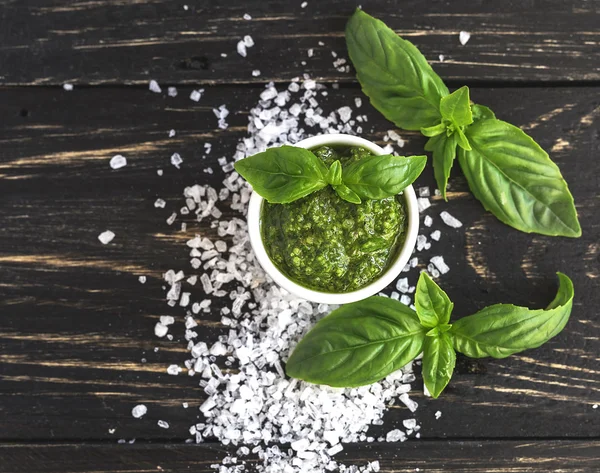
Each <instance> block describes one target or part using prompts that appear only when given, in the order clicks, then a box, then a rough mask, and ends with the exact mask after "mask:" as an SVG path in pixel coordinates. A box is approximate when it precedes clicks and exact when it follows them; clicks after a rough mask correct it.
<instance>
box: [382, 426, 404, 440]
mask: <svg viewBox="0 0 600 473" xmlns="http://www.w3.org/2000/svg"><path fill="white" fill-rule="evenodd" d="M405 440H406V434H405V433H404V432H402V431H401V430H400V429H394V430H390V431H389V432H388V433H387V435H386V436H385V441H386V442H404V441H405Z"/></svg>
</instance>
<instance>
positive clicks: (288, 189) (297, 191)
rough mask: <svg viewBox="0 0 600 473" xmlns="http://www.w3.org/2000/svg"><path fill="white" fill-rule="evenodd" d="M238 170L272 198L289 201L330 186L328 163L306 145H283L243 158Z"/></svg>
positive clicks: (275, 201)
mask: <svg viewBox="0 0 600 473" xmlns="http://www.w3.org/2000/svg"><path fill="white" fill-rule="evenodd" d="M234 167H235V170H236V171H237V172H238V173H239V174H240V175H241V176H242V177H243V178H244V179H246V180H247V181H248V182H249V183H250V185H251V186H252V188H253V189H254V190H255V191H256V192H257V193H258V194H259V195H260V196H262V197H264V198H265V199H266V200H267V201H268V202H270V203H275V204H287V203H289V202H293V201H295V200H298V199H301V198H302V197H305V196H307V195H309V194H311V193H313V192H315V191H317V190H319V189H322V188H323V187H325V186H327V181H326V180H325V176H326V174H327V167H326V166H325V164H324V163H323V161H322V160H320V159H319V158H318V157H317V156H315V155H314V154H313V153H311V152H310V151H309V150H307V149H304V148H297V147H295V146H281V147H279V148H271V149H268V150H266V151H264V152H262V153H258V154H255V155H253V156H249V157H247V158H244V159H241V160H240V161H237V162H236V163H235V164H234Z"/></svg>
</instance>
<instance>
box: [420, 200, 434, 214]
mask: <svg viewBox="0 0 600 473" xmlns="http://www.w3.org/2000/svg"><path fill="white" fill-rule="evenodd" d="M417 205H418V207H419V213H420V212H423V211H424V210H427V209H428V208H429V207H431V202H430V201H429V199H428V198H427V197H417Z"/></svg>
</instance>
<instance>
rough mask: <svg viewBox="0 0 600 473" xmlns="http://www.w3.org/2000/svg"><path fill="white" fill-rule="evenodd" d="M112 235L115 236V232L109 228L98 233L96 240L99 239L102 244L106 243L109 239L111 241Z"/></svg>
mask: <svg viewBox="0 0 600 473" xmlns="http://www.w3.org/2000/svg"><path fill="white" fill-rule="evenodd" d="M114 237H115V234H114V233H113V232H111V231H110V230H106V231H104V232H102V233H101V234H100V235H98V240H100V242H101V243H102V244H103V245H108V244H109V243H110V242H111V241H113V238H114Z"/></svg>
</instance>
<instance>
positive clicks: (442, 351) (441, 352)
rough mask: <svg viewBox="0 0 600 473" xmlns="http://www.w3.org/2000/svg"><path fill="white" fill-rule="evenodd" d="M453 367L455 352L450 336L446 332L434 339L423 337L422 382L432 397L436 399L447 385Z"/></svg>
mask: <svg viewBox="0 0 600 473" xmlns="http://www.w3.org/2000/svg"><path fill="white" fill-rule="evenodd" d="M455 365H456V352H455V351H454V347H453V345H452V336H451V335H450V334H449V333H448V332H444V333H441V334H439V335H438V336H436V337H425V342H424V344H423V381H424V382H425V386H426V387H427V390H428V391H429V393H430V394H431V396H432V397H434V398H437V397H438V396H439V395H440V394H441V393H442V391H443V390H444V388H445V387H446V386H447V385H448V382H449V381H450V378H452V373H453V372H454V366H455Z"/></svg>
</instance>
